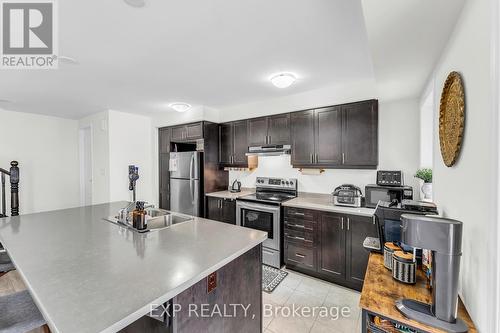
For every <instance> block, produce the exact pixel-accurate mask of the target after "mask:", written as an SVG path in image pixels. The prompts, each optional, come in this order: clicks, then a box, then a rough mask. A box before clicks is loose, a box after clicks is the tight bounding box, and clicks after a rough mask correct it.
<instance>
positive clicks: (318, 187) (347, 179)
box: [229, 155, 377, 194]
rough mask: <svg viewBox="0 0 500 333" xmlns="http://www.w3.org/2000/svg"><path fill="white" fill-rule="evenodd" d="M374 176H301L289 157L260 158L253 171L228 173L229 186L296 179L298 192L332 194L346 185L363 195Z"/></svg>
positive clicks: (347, 173) (334, 172)
mask: <svg viewBox="0 0 500 333" xmlns="http://www.w3.org/2000/svg"><path fill="white" fill-rule="evenodd" d="M376 174H377V172H376V171H375V170H341V169H336V170H331V169H330V170H325V172H323V173H322V174H320V175H303V174H301V173H300V172H299V169H294V168H292V165H291V163H290V155H282V156H260V157H259V167H258V168H257V169H255V170H254V171H230V172H229V184H232V182H233V181H234V180H235V179H239V180H240V181H241V185H242V186H243V187H255V179H256V177H279V178H297V179H298V186H299V191H300V192H315V193H332V192H333V190H334V189H335V187H337V186H339V185H341V184H346V183H348V184H354V185H356V186H359V187H361V189H362V191H363V194H364V187H365V185H367V184H373V183H374V182H375V179H376Z"/></svg>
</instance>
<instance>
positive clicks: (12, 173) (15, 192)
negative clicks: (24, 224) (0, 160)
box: [0, 161, 19, 217]
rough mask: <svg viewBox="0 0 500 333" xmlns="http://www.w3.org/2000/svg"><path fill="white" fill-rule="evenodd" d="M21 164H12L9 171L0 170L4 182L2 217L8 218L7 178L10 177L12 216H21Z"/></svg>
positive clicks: (0, 215) (14, 162) (0, 212)
mask: <svg viewBox="0 0 500 333" xmlns="http://www.w3.org/2000/svg"><path fill="white" fill-rule="evenodd" d="M18 165H19V163H18V162H17V161H12V162H10V169H9V171H7V170H5V169H2V168H0V175H1V181H2V189H1V191H2V198H1V201H0V204H1V205H0V208H1V210H0V217H5V216H7V203H6V199H5V178H6V177H7V176H8V177H9V182H10V215H11V216H17V215H19V167H18Z"/></svg>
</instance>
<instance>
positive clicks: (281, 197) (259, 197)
mask: <svg viewBox="0 0 500 333" xmlns="http://www.w3.org/2000/svg"><path fill="white" fill-rule="evenodd" d="M296 196H297V195H293V194H290V193H277V192H263V191H260V192H256V193H254V194H249V195H245V196H243V197H241V198H238V199H241V200H251V201H268V202H277V203H282V202H285V201H287V200H290V199H293V198H295V197H296Z"/></svg>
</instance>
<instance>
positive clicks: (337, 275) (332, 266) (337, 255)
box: [318, 213, 346, 279]
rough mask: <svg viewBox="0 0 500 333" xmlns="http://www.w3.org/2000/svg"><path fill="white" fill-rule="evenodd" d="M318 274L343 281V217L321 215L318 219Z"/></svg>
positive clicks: (344, 235)
mask: <svg viewBox="0 0 500 333" xmlns="http://www.w3.org/2000/svg"><path fill="white" fill-rule="evenodd" d="M318 231H319V240H320V241H319V262H318V272H319V273H321V274H325V275H327V276H330V277H332V278H334V279H344V278H345V271H346V269H345V268H346V265H345V261H346V251H345V241H346V234H345V232H344V216H341V215H339V214H325V213H321V214H320V217H319V230H318Z"/></svg>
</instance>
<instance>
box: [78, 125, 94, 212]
mask: <svg viewBox="0 0 500 333" xmlns="http://www.w3.org/2000/svg"><path fill="white" fill-rule="evenodd" d="M86 130H89V133H90V173H91V175H92V179H94V169H93V167H92V166H93V159H94V131H93V127H92V124H90V125H88V126H84V127H80V128H78V150H79V152H78V155H79V157H80V206H85V204H86V203H85V187H86V185H85V184H86V180H85V172H84V169H85V156H84V149H83V148H84V144H85V143H84V132H85V131H86ZM91 193H92V201H93V200H94V199H93V198H94V182H93V181H92V189H91ZM92 203H93V202H92Z"/></svg>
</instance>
